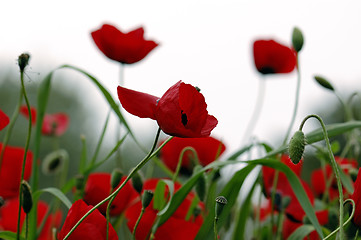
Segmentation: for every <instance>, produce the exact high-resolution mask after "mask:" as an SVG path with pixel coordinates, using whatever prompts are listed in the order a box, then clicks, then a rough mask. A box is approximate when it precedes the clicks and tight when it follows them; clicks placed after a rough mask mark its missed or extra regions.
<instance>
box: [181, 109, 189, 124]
mask: <svg viewBox="0 0 361 240" xmlns="http://www.w3.org/2000/svg"><path fill="white" fill-rule="evenodd" d="M181 114H182V124H183V126H186V125H187V123H188V118H187V114H185V113H184V112H183V110H182V111H181Z"/></svg>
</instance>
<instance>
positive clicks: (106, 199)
mask: <svg viewBox="0 0 361 240" xmlns="http://www.w3.org/2000/svg"><path fill="white" fill-rule="evenodd" d="M159 135H160V129H158V132H157V135H156V137H155V141H154V144H153V147H152V149H151V150H150V152H149V154H148V155H147V156H146V157H145V158H144V159H143V160H142V161H141V162H140V163H138V165H137V166H135V167H134V168H133V170H132V171H131V172H130V173H129V175H128V177H127V178H126V179H125V180H124V182H123V183H122V184H121V185H120V186H119V187H118V188H117V189H116V190H115V191H114V192H113V193H112V194H110V195H109V196H108V197H106V198H105V199H103V200H102V201H100V202H99V203H98V204H97V205H95V206H94V207H93V208H92V209H90V210H89V211H88V212H87V213H86V214H84V216H83V217H81V218H80V219H79V221H78V222H77V223H76V224H75V225H74V226H73V228H72V229H71V230H70V231H69V232H68V234H67V235H66V236H65V237H64V239H63V240H66V239H68V238H69V236H70V234H71V233H72V232H74V230H75V229H76V228H77V227H78V226H79V224H80V223H81V222H82V221H83V220H84V219H85V218H86V217H87V216H89V215H90V214H91V213H92V212H93V211H94V210H95V209H97V208H98V207H99V206H100V205H102V204H103V203H105V202H106V201H108V200H109V199H111V198H112V197H114V196H116V195H117V194H118V193H119V191H120V190H121V189H122V188H123V187H124V186H125V184H126V183H127V182H128V181H129V180H130V179H131V178H132V177H133V175H134V174H135V173H136V172H138V171H139V169H141V168H142V167H143V166H144V165H145V164H146V163H147V162H148V161H149V160H150V159H152V157H153V156H155V155H156V154H157V153H158V152H159V151H160V149H162V147H163V146H164V145H165V144H167V143H168V142H169V141H170V140H171V139H172V138H173V137H170V138H168V139H167V140H166V141H164V143H163V144H162V145H161V146H160V147H159V148H158V149H157V150H156V151H154V149H155V147H156V145H157V142H158V138H159Z"/></svg>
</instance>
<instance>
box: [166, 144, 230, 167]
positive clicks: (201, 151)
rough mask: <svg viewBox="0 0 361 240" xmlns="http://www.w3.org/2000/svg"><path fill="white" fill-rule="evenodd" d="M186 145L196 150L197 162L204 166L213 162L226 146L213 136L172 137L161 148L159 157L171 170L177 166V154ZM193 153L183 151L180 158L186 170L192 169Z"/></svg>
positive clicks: (178, 154)
mask: <svg viewBox="0 0 361 240" xmlns="http://www.w3.org/2000/svg"><path fill="white" fill-rule="evenodd" d="M186 147H192V148H194V150H195V151H196V152H197V156H198V159H199V163H200V164H201V165H202V166H206V165H208V164H209V163H211V162H213V161H214V160H215V159H216V158H217V157H218V156H220V155H221V154H222V153H223V152H224V151H225V150H226V146H225V145H224V144H223V143H222V142H221V141H219V140H218V139H215V138H213V137H206V138H177V137H175V138H173V139H172V140H170V141H169V142H168V143H167V144H166V145H165V146H164V147H163V148H162V150H161V152H160V157H161V159H162V160H163V162H164V163H165V165H167V167H168V168H170V169H171V170H172V171H175V170H176V168H177V164H178V160H179V156H180V154H181V152H182V150H183V149H184V148H186ZM193 157H194V156H193V153H192V152H190V151H187V152H185V154H184V155H183V159H182V168H184V169H186V170H191V169H192V161H191V159H192V158H193Z"/></svg>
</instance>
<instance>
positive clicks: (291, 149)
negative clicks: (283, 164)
mask: <svg viewBox="0 0 361 240" xmlns="http://www.w3.org/2000/svg"><path fill="white" fill-rule="evenodd" d="M305 145H306V138H305V134H304V133H303V132H302V131H301V130H298V131H297V132H295V134H294V135H293V137H292V138H291V140H290V144H289V145H288V153H289V156H290V158H291V160H292V162H293V163H294V164H297V163H299V162H300V161H301V159H302V156H303V152H304V150H305Z"/></svg>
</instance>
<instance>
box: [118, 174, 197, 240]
mask: <svg viewBox="0 0 361 240" xmlns="http://www.w3.org/2000/svg"><path fill="white" fill-rule="evenodd" d="M158 181H159V179H149V180H147V181H146V182H144V187H143V189H145V190H152V191H154V190H155V188H156V186H157V183H158ZM180 187H181V185H180V184H178V183H176V184H175V186H174V188H175V189H174V190H175V191H177V190H178V189H179V188H180ZM167 195H168V188H166V191H165V196H167ZM194 196H195V195H194V194H193V193H192V192H190V193H189V194H188V196H187V197H186V198H185V199H184V201H183V202H182V204H181V205H180V206H179V207H178V209H177V211H176V212H175V213H173V215H172V216H171V217H170V218H169V219H168V220H167V221H166V222H165V223H164V224H163V225H161V226H160V227H159V228H158V229H157V232H156V233H155V239H159V240H181V239H182V240H183V239H194V238H195V236H196V235H197V233H198V231H199V229H200V227H201V225H202V223H203V218H202V216H201V215H197V216H192V217H191V218H190V219H189V220H185V218H186V215H187V213H188V210H189V208H190V206H191V203H192V201H193V198H194ZM198 207H199V208H201V209H202V208H203V205H201V204H199V206H198ZM141 208H142V204H141V201H137V202H136V203H135V204H133V205H132V206H130V207H129V208H128V209H127V210H126V212H125V217H126V218H127V220H128V221H127V225H128V228H129V229H130V231H133V228H134V226H135V223H136V221H137V219H138V217H139V214H140V211H141ZM157 213H158V210H155V209H154V208H153V200H152V202H151V204H150V205H149V206H148V207H147V208H146V210H145V212H144V215H143V217H142V219H141V220H140V223H139V225H138V228H137V230H136V239H137V240H144V239H148V238H149V236H148V235H149V233H150V231H151V228H152V226H153V223H154V221H155V219H156V217H157Z"/></svg>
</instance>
